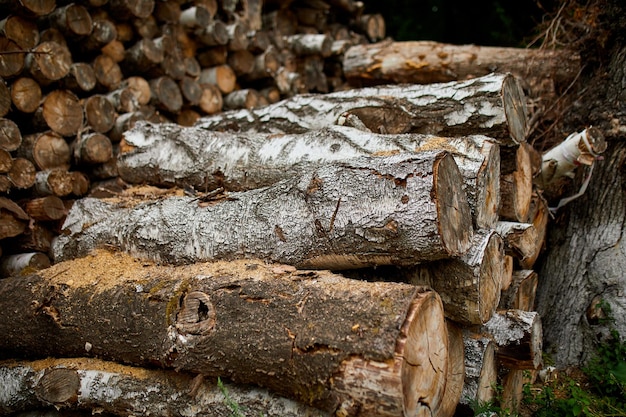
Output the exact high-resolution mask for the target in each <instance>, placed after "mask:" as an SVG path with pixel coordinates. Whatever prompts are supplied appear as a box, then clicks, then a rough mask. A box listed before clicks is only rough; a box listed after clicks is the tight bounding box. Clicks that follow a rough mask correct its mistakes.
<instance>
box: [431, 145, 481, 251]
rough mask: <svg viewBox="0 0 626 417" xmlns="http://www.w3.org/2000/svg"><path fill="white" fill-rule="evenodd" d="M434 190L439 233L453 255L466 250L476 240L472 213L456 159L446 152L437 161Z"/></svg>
mask: <svg viewBox="0 0 626 417" xmlns="http://www.w3.org/2000/svg"><path fill="white" fill-rule="evenodd" d="M433 193H434V194H435V198H436V200H437V202H438V204H437V214H438V218H439V233H440V235H441V240H442V242H443V245H444V246H445V247H446V249H447V251H448V252H449V253H450V254H451V255H452V256H456V255H461V254H463V253H465V252H466V251H467V250H468V249H469V247H470V246H471V242H472V235H473V228H472V213H471V210H470V206H469V203H468V200H467V194H465V191H463V180H462V176H461V173H460V171H459V168H458V166H457V164H456V162H454V158H453V157H452V156H451V155H449V154H443V156H442V157H440V158H439V159H438V160H437V161H436V162H435V164H434V184H433Z"/></svg>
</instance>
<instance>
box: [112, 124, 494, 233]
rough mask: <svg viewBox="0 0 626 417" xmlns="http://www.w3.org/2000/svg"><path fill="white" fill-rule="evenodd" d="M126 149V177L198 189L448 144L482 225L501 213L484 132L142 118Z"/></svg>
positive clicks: (259, 181) (238, 186) (245, 184)
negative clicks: (193, 123)
mask: <svg viewBox="0 0 626 417" xmlns="http://www.w3.org/2000/svg"><path fill="white" fill-rule="evenodd" d="M122 149H123V152H122V153H121V154H120V155H119V157H118V160H117V167H118V172H119V175H120V177H121V178H122V179H124V180H125V181H127V182H130V183H139V184H140V183H148V184H152V185H158V186H171V185H177V186H181V187H194V188H195V189H196V190H199V191H211V190H213V189H216V188H218V187H224V188H225V189H227V190H229V191H242V190H248V189H253V188H259V187H264V186H268V185H271V184H274V183H276V182H278V181H280V180H283V179H286V178H291V177H293V176H296V175H298V174H299V172H301V170H302V164H307V163H324V162H332V161H347V160H350V159H354V158H357V157H362V156H377V155H379V156H384V155H390V154H394V153H404V152H408V153H411V152H420V151H424V150H445V151H448V152H450V153H451V154H452V155H453V157H454V160H455V162H456V163H457V165H458V166H459V169H460V171H461V174H462V175H463V185H464V189H465V191H466V193H467V195H468V200H469V203H470V207H471V208H472V212H473V215H474V223H475V225H476V227H477V228H485V229H488V228H491V227H493V225H494V224H495V222H496V220H497V217H498V206H499V204H500V177H499V175H500V174H499V173H500V155H499V146H498V145H497V144H496V143H495V142H494V141H493V140H492V139H490V138H488V137H486V136H480V135H471V136H466V137H460V138H442V137H439V136H432V135H421V134H398V135H391V134H377V133H371V132H367V131H361V130H357V129H355V128H352V127H347V126H329V127H325V128H322V129H320V130H313V131H308V132H305V133H301V134H280V135H278V134H264V133H247V134H242V133H240V134H237V133H225V132H212V131H207V130H205V129H200V128H197V127H195V128H184V127H181V126H178V125H174V124H159V125H153V124H150V123H144V122H140V123H137V124H136V125H135V127H134V128H132V129H131V130H129V131H127V132H126V133H125V135H124V145H123V146H122Z"/></svg>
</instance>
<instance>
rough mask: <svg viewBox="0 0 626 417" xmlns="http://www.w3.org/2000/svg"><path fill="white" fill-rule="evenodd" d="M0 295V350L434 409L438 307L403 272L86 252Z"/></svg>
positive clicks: (440, 359)
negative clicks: (368, 277) (365, 276)
mask: <svg viewBox="0 0 626 417" xmlns="http://www.w3.org/2000/svg"><path fill="white" fill-rule="evenodd" d="M0 295H1V297H0V300H1V301H0V307H1V308H0V331H1V332H2V334H4V335H5V337H4V338H3V339H2V341H0V351H1V352H2V356H4V357H7V356H9V355H13V356H14V357H20V356H21V357H24V356H28V357H33V356H35V357H43V356H57V357H74V356H85V355H87V356H95V357H99V358H104V359H107V360H111V361H117V362H121V363H125V364H133V365H138V366H143V367H150V366H155V365H156V366H161V367H166V368H172V369H177V370H181V371H188V372H193V373H199V374H202V375H205V376H209V377H217V376H221V377H225V378H229V379H231V380H232V381H234V382H236V383H241V384H247V383H250V384H255V385H259V386H262V387H266V388H268V389H270V390H271V391H273V392H275V393H277V394H279V395H283V396H287V397H290V398H294V399H297V400H299V401H302V402H303V403H306V404H309V405H313V406H316V407H318V408H321V409H323V410H326V411H337V412H342V413H344V414H341V415H345V416H398V417H399V416H403V415H404V414H403V413H404V412H405V411H404V410H406V413H407V415H417V414H419V413H420V412H427V413H431V412H432V414H433V415H436V414H437V409H438V407H439V405H440V404H441V399H442V396H443V393H444V388H445V379H446V375H447V357H448V353H447V349H448V347H447V346H448V339H447V333H446V329H445V320H444V316H443V306H442V304H441V300H440V299H439V297H438V295H437V294H436V293H435V292H434V291H432V290H430V289H426V288H419V287H415V286H412V285H408V284H399V283H367V282H359V281H353V280H349V279H345V278H343V277H341V276H339V275H335V274H332V273H329V272H327V271H297V270H295V268H293V267H290V266H286V265H276V264H266V263H264V262H261V261H251V260H248V261H233V262H229V263H224V262H221V263H220V262H216V263H206V264H194V265H188V266H180V267H167V266H160V265H155V264H151V263H149V262H146V261H139V260H137V259H135V258H131V257H129V256H128V255H125V254H122V253H111V252H106V251H99V252H97V253H94V254H93V255H90V256H87V257H85V258H81V259H77V260H73V261H69V262H64V263H59V264H56V265H54V266H52V267H51V268H49V269H47V270H45V271H41V272H40V273H39V274H38V275H31V276H29V277H16V278H7V279H4V280H1V281H0ZM42 334H46V335H47V337H46V338H45V339H42V338H41V337H40V335H42ZM74 396H75V395H73V394H71V392H70V393H69V394H68V395H66V396H64V398H61V399H60V400H59V399H56V400H54V401H51V402H59V401H61V402H64V401H67V400H71V399H72V398H74ZM48 401H50V399H49V400H48Z"/></svg>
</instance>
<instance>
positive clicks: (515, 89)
mask: <svg viewBox="0 0 626 417" xmlns="http://www.w3.org/2000/svg"><path fill="white" fill-rule="evenodd" d="M502 96H503V100H504V114H505V115H506V119H507V121H508V122H509V133H510V134H511V139H513V141H514V142H516V143H524V142H526V136H527V132H528V109H527V107H526V99H525V96H524V91H523V90H522V86H521V84H520V82H519V80H518V79H517V78H515V77H514V76H512V75H511V76H508V77H506V79H505V80H504V83H503V86H502Z"/></svg>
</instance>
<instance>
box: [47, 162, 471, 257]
mask: <svg viewBox="0 0 626 417" xmlns="http://www.w3.org/2000/svg"><path fill="white" fill-rule="evenodd" d="M461 183H462V179H461V175H460V173H459V171H458V168H457V165H456V163H455V162H454V160H453V158H452V157H451V156H450V155H449V154H447V153H446V152H424V153H420V154H414V155H407V154H404V155H394V156H390V157H384V158H383V157H380V158H361V159H355V160H351V161H349V162H345V163H336V164H328V165H319V166H314V167H308V168H307V169H304V167H303V169H302V172H301V174H300V175H299V176H296V177H294V178H292V179H289V180H284V181H281V182H278V183H276V184H275V185H273V186H270V187H266V188H261V189H256V190H250V191H246V192H239V193H229V194H226V195H225V196H221V198H219V199H218V201H209V202H200V201H198V200H197V199H194V198H190V197H171V198H165V199H161V200H157V201H141V202H139V203H136V204H134V205H131V202H130V201H121V202H120V201H117V202H116V201H105V200H96V199H92V198H86V199H83V200H79V201H77V202H76V203H75V204H74V206H73V207H72V209H71V210H70V212H69V214H68V216H67V219H66V221H65V224H64V226H63V229H64V234H62V235H61V236H59V237H58V238H57V239H56V241H55V242H54V244H53V249H52V252H53V256H54V258H55V260H56V261H59V260H64V259H70V258H74V257H78V256H83V255H85V254H86V253H88V252H89V251H90V250H92V249H94V248H97V247H103V246H112V247H117V248H120V249H122V250H124V251H128V252H130V253H132V254H133V255H135V256H139V257H142V258H149V259H153V260H157V261H160V262H167V263H176V264H181V263H191V262H198V261H208V260H215V259H226V260H230V259H237V258H250V257H254V258H262V259H266V260H271V261H275V262H281V263H285V264H290V265H295V266H298V267H303V268H322V269H347V268H355V267H364V266H375V265H385V264H387V265H389V264H397V265H413V264H415V263H418V262H422V261H430V260H435V259H441V258H448V257H451V256H459V255H461V254H463V253H465V252H466V251H467V249H468V248H469V246H470V245H471V238H472V234H473V230H472V224H471V223H472V222H471V214H470V210H469V205H468V202H467V199H466V197H465V193H464V192H463V190H462V187H461Z"/></svg>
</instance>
